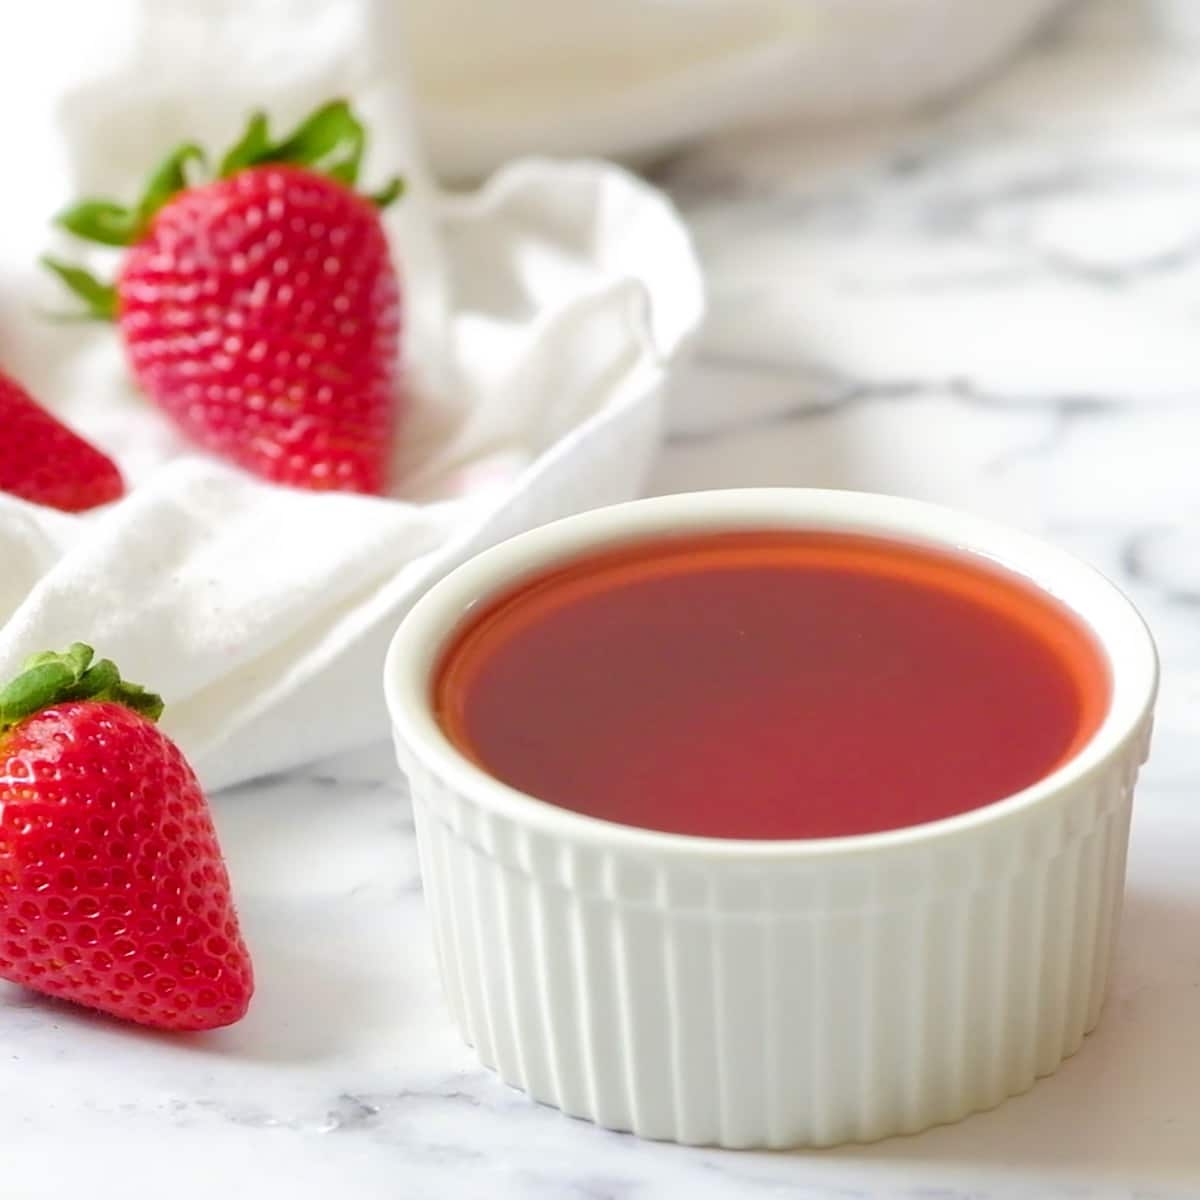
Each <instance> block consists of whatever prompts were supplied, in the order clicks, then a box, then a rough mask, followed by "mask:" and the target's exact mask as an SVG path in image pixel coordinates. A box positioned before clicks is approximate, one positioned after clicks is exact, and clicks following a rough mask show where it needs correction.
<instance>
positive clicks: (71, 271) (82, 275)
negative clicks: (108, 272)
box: [40, 254, 117, 321]
mask: <svg viewBox="0 0 1200 1200" xmlns="http://www.w3.org/2000/svg"><path fill="white" fill-rule="evenodd" d="M40 261H41V264H42V266H44V267H45V268H46V269H47V270H50V271H53V272H54V274H55V275H57V276H58V277H59V279H61V280H62V281H63V283H65V284H66V285H67V287H68V288H70V290H71V291H72V292H74V293H75V295H76V296H78V297H79V299H80V300H82V301H83V302H84V304H85V305H86V306H87V309H86V311H85V313H84V315H85V316H87V317H90V318H91V319H93V320H96V321H112V320H115V319H116V316H117V289H116V288H115V287H113V285H112V284H111V283H101V282H100V280H98V279H97V278H96V277H95V276H94V275H92V274H91V273H90V272H88V271H85V270H84V269H83V268H82V267H74V266H72V265H71V264H70V263H65V262H60V261H59V260H58V259H56V258H51V257H50V256H49V255H48V254H43V255H42V257H41V260H40Z"/></svg>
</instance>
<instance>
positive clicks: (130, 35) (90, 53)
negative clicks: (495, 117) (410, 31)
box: [0, 0, 702, 787]
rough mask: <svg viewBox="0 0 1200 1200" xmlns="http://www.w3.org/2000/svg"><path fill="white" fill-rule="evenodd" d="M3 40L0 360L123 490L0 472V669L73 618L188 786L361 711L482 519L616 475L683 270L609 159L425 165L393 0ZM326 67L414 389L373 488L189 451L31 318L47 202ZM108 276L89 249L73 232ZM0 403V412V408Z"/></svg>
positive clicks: (557, 499) (117, 380) (351, 740)
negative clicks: (397, 310)
mask: <svg viewBox="0 0 1200 1200" xmlns="http://www.w3.org/2000/svg"><path fill="white" fill-rule="evenodd" d="M23 12H24V15H23V17H22V35H23V36H22V38H20V39H5V41H4V42H3V43H2V44H0V103H3V104H4V106H5V111H6V112H10V113H13V112H19V113H20V115H21V120H20V121H19V122H16V121H14V122H13V123H12V124H11V125H10V126H8V138H9V140H8V142H7V145H6V156H7V161H8V162H9V163H10V164H12V167H13V169H14V170H17V169H19V170H20V173H21V182H20V186H19V187H17V186H13V185H11V184H6V187H5V198H4V201H3V217H2V219H0V366H3V367H4V368H5V369H7V370H9V371H10V372H11V373H13V374H14V375H16V376H17V377H18V378H20V379H21V380H23V381H24V382H25V383H26V384H27V386H28V387H29V388H30V389H31V390H32V391H33V392H34V393H35V394H36V395H37V396H39V397H40V398H41V399H42V400H43V401H44V402H45V403H46V404H47V405H48V406H49V407H51V408H52V409H53V410H54V411H56V412H57V413H58V414H60V416H62V417H63V419H65V420H66V421H67V422H68V423H70V424H72V425H73V426H75V427H76V428H77V429H79V430H80V431H81V432H82V433H84V434H85V435H86V436H88V437H90V438H91V439H92V440H93V441H95V442H96V443H97V444H98V445H100V446H101V447H102V448H104V449H105V450H107V451H108V452H109V453H111V454H112V455H113V456H114V457H115V458H116V459H117V460H118V462H119V463H120V465H121V467H122V468H123V470H124V471H125V474H126V477H127V479H128V480H129V482H130V483H131V485H133V486H132V490H131V494H130V495H129V496H128V497H127V498H126V499H125V500H123V501H122V502H120V503H119V504H117V505H114V506H111V507H110V508H107V509H104V510H100V511H98V512H96V513H93V514H86V515H84V516H80V517H74V516H65V515H63V514H60V513H56V512H53V511H51V510H48V509H43V508H39V507H37V506H34V505H30V504H25V503H23V502H21V501H18V500H16V499H14V498H12V497H9V496H2V495H0V622H2V625H0V674H7V673H9V672H11V671H12V670H14V669H15V668H16V667H17V666H18V664H19V662H20V661H21V660H22V659H23V657H24V656H25V655H27V654H29V653H31V652H33V651H35V650H39V649H43V648H51V647H53V648H57V647H61V646H63V645H65V644H66V643H68V642H70V641H73V640H84V641H88V642H91V643H92V644H93V645H94V646H95V647H96V649H97V651H98V652H99V653H101V654H103V655H106V656H109V657H111V658H113V659H115V660H116V661H117V662H118V664H119V665H120V666H121V668H122V670H123V671H124V672H125V673H126V675H127V676H128V677H129V678H131V679H134V680H136V681H138V682H141V683H144V684H146V685H148V686H151V687H154V688H155V689H156V690H159V691H161V692H162V693H163V694H164V696H165V698H166V700H167V713H166V717H165V721H164V723H165V725H166V727H167V728H168V729H169V731H170V732H171V733H172V734H173V735H174V736H175V737H177V738H178V740H179V741H180V743H181V744H182V746H183V747H184V749H185V751H187V752H188V753H189V754H190V756H191V757H192V759H193V761H194V762H195V764H196V766H197V768H198V770H199V771H200V773H201V776H202V778H203V779H204V780H205V782H206V783H207V784H208V785H209V786H210V787H215V786H220V785H223V784H228V783H232V782H235V781H238V780H241V779H245V778H248V777H251V776H253V775H257V774H261V773H264V772H268V771H273V770H278V769H281V768H284V767H286V766H288V765H290V764H293V763H296V762H298V761H302V760H306V759H310V758H312V757H315V756H317V755H320V754H323V753H325V752H330V751H335V750H339V749H344V748H347V747H350V746H353V745H355V744H358V743H360V742H363V741H366V740H368V739H370V738H372V737H376V736H381V735H383V734H384V732H385V731H386V720H385V715H384V710H383V705H382V700H381V688H380V678H379V676H380V669H381V664H382V658H383V653H384V649H385V646H386V643H387V640H388V638H389V636H390V634H391V633H392V631H393V629H394V628H395V625H396V623H397V621H398V620H399V618H400V616H401V615H402V614H403V612H404V611H405V609H406V608H407V607H408V605H410V604H411V603H412V601H413V600H414V599H415V598H416V596H417V595H418V594H419V593H420V591H421V590H422V589H423V588H425V587H426V586H428V584H429V583H430V582H431V581H432V580H434V579H435V578H436V577H437V576H439V575H440V574H442V573H444V572H445V571H446V570H448V569H449V568H450V567H452V566H453V565H455V564H456V563H458V562H459V561H461V560H462V559H463V558H465V557H467V556H468V555H470V554H471V553H473V552H475V551H476V550H478V549H481V548H483V547H484V546H486V545H488V544H490V543H492V542H494V541H496V540H498V539H500V538H502V537H505V536H508V535H510V534H514V533H517V532H519V531H521V530H522V529H525V528H528V527H530V526H532V525H534V524H537V523H540V522H543V521H546V520H550V519H553V518H555V517H558V516H561V515H565V514H567V513H570V512H573V511H576V510H579V509H583V508H587V507H591V506H594V505H598V504H603V503H608V502H612V501H617V500H621V499H625V498H628V497H630V496H632V495H634V494H635V493H636V491H637V489H638V487H639V483H640V481H641V478H642V475H643V471H644V469H645V467H646V465H647V463H648V461H649V459H650V456H651V454H652V453H653V450H654V447H655V444H656V437H657V431H658V427H659V421H660V395H661V391H662V387H663V383H664V379H665V377H666V374H667V372H668V370H669V368H670V366H671V365H672V363H673V362H674V361H675V360H676V359H677V357H678V356H679V355H680V353H681V352H682V351H683V349H684V348H685V346H686V344H687V342H688V340H689V337H690V335H691V334H692V332H693V331H694V330H695V328H696V327H697V325H698V323H699V320H700V317H701V311H702V288H701V283H700V276H699V271H698V268H697V265H696V262H695V259H694V256H693V253H692V249H691V246H690V243H689V240H688V237H687V235H686V233H685V231H684V230H683V228H682V226H681V225H680V223H679V221H678V219H677V217H676V216H675V214H674V212H673V210H672V209H671V207H670V205H669V204H668V203H667V202H666V201H665V200H664V199H662V198H661V197H660V196H659V195H658V194H657V193H655V192H654V191H653V190H652V189H650V188H649V187H647V186H646V185H644V184H642V183H640V182H638V181H637V180H635V179H633V178H632V177H630V176H628V175H626V174H625V173H624V172H622V171H621V170H619V169H617V168H613V167H609V166H605V165H601V164H596V163H586V162H577V163H560V164H552V163H550V162H543V161H528V162H524V163H520V164H516V165H514V166H512V167H511V168H509V169H507V170H505V171H504V172H503V173H502V174H501V175H500V176H499V177H498V178H496V179H495V180H493V181H492V182H491V184H490V185H489V186H487V187H486V188H485V189H484V190H483V191H482V192H480V193H479V194H477V195H474V196H469V197H465V198H457V199H454V198H450V199H448V198H444V197H441V196H439V195H438V194H437V193H436V192H435V191H434V189H433V188H432V187H431V185H430V184H429V182H428V180H427V177H426V174H425V171H424V170H423V166H422V160H421V156H420V154H419V153H418V152H417V149H416V146H415V143H414V138H413V136H412V133H411V128H410V123H409V113H408V109H407V105H406V99H405V95H404V79H403V71H402V66H401V63H402V46H401V38H400V33H399V31H398V29H397V27H396V26H397V17H396V14H397V8H396V6H395V5H394V4H392V3H390V2H389V0H206V2H205V3H193V2H192V0H107V2H106V3H105V4H104V5H83V4H77V3H74V2H73V0H43V2H42V3H39V4H38V5H35V6H30V7H29V8H28V9H25V10H23ZM333 95H346V96H349V97H350V98H352V99H353V101H354V102H355V105H356V107H357V108H358V110H359V111H360V112H361V113H362V114H363V116H364V117H365V118H366V119H367V120H368V121H369V123H370V127H371V130H372V134H373V142H372V146H371V150H370V152H369V154H368V160H367V174H368V178H369V181H370V182H374V180H375V179H380V180H381V179H382V178H384V176H385V175H387V174H390V173H391V172H392V171H394V170H397V169H399V170H401V171H403V172H404V173H405V174H406V176H407V177H408V180H409V185H410V187H409V192H408V194H407V196H406V197H405V199H404V201H403V202H402V203H401V204H399V205H398V206H396V207H395V209H394V211H393V212H392V213H391V214H390V215H389V216H388V217H387V221H388V232H389V235H390V237H391V239H392V244H393V248H394V250H395V254H396V257H397V260H398V263H399V265H400V268H401V271H402V274H403V278H404V283H405V288H406V296H407V302H408V315H407V322H408V331H407V344H408V353H407V367H408V372H409V379H410V389H411V391H412V393H413V394H412V399H411V409H410V411H409V412H408V414H407V416H406V417H405V419H404V421H403V428H402V432H401V437H400V440H399V443H398V446H397V479H398V483H397V488H396V492H395V495H394V496H393V497H392V498H389V499H376V498H371V497H362V496H349V495H312V494H306V493H302V492H298V491H292V490H288V489H283V488H275V487H271V486H269V485H266V484H263V483H260V482H258V481H256V480H254V479H252V478H250V477H249V476H247V475H244V474H242V473H240V472H239V471H238V470H236V469H234V468H231V467H228V466H226V465H224V464H222V463H220V462H217V461H216V460H214V459H212V458H209V457H206V456H204V455H202V454H199V453H197V452H195V451H194V450H193V449H192V448H191V447H189V446H188V445H187V444H186V443H185V442H184V441H182V440H181V439H180V437H179V436H178V435H177V433H176V432H175V430H174V428H173V427H172V426H171V424H170V423H169V422H168V421H167V420H166V418H164V417H163V416H162V415H161V414H160V413H159V412H158V411H157V410H156V409H155V408H154V407H153V406H152V405H151V404H150V403H149V402H147V401H146V400H145V399H144V398H143V397H142V396H140V395H139V394H138V393H137V391H136V390H135V389H134V387H133V386H132V384H131V382H130V379H129V376H128V372H127V371H126V369H125V367H124V365H123V362H122V357H121V352H120V348H119V345H118V341H117V336H116V333H115V331H114V330H113V329H110V328H107V327H85V326H81V325H77V324H72V325H63V324H52V323H50V322H47V321H46V320H45V319H44V317H43V316H42V314H41V313H40V312H39V311H38V310H43V311H44V310H46V309H50V308H57V309H60V310H61V309H65V308H68V307H69V306H70V302H69V300H68V299H67V298H66V297H65V296H63V295H62V294H61V293H59V292H58V291H56V290H55V288H54V285H53V283H52V282H50V281H41V280H39V279H38V278H37V277H36V268H35V267H34V265H33V262H34V259H35V257H36V255H37V253H38V252H39V250H41V249H44V248H46V247H50V246H54V247H55V248H57V249H58V250H59V251H60V252H66V251H67V250H68V249H69V250H70V251H71V252H75V253H77V247H75V246H71V247H69V248H68V247H67V246H66V245H65V244H56V242H55V239H54V238H53V237H52V235H51V232H50V229H49V225H48V218H49V217H50V215H51V214H52V213H53V212H54V211H55V210H56V209H57V208H59V207H61V206H62V205H63V204H64V203H66V202H67V201H69V200H71V199H73V198H76V197H78V196H79V195H81V194H84V193H91V192H108V193H113V194H116V195H117V196H119V197H126V196H130V195H132V194H133V193H134V191H135V189H136V188H137V187H138V185H139V184H140V182H141V180H142V177H143V176H144V174H145V173H146V171H147V169H148V167H149V166H150V165H151V164H152V163H153V162H154V160H155V159H156V157H157V156H158V155H159V154H160V153H161V152H162V151H164V150H165V149H167V148H169V147H170V146H171V145H173V144H174V143H175V142H177V141H179V140H181V139H183V138H185V137H195V138H197V139H199V140H201V141H203V142H205V143H207V144H209V145H211V146H213V147H220V146H223V145H226V144H228V142H229V141H230V139H231V138H232V137H233V136H234V134H235V132H236V131H237V129H238V128H239V126H240V123H241V121H242V120H243V118H244V117H245V115H246V113H247V112H248V110H250V109H251V108H254V107H259V106H263V105H265V106H266V107H268V108H269V110H270V112H271V114H272V117H273V118H274V119H275V121H276V122H278V123H279V125H280V126H284V125H287V124H288V123H290V122H291V121H294V120H295V119H296V118H297V117H299V116H300V115H301V114H303V113H304V112H305V111H307V110H308V109H309V108H311V107H314V106H315V105H316V104H317V103H319V102H320V101H322V100H324V99H327V98H329V97H331V96H333ZM90 260H91V262H92V263H93V265H94V266H96V267H97V268H98V269H101V270H104V269H107V270H108V272H109V273H111V270H112V266H113V256H112V255H111V254H105V253H104V252H100V253H98V254H95V255H92V256H90ZM2 436H3V431H0V437H2Z"/></svg>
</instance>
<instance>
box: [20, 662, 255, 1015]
mask: <svg viewBox="0 0 1200 1200" xmlns="http://www.w3.org/2000/svg"><path fill="white" fill-rule="evenodd" d="M162 707H163V705H162V700H161V699H160V698H159V697H158V696H156V695H153V694H152V693H150V692H147V691H145V690H144V689H143V688H140V687H138V686H137V685H135V684H131V683H127V682H125V681H124V680H122V679H121V676H120V674H119V672H118V671H117V668H116V667H115V666H114V665H113V664H112V663H111V662H109V661H108V660H107V659H101V660H100V661H99V662H94V661H93V652H92V650H91V648H90V647H89V646H85V645H83V644H81V643H76V644H75V645H73V646H71V648H70V649H69V650H67V651H66V652H65V653H64V654H53V653H49V654H39V655H37V656H35V657H34V658H32V659H30V660H29V662H28V664H27V665H26V670H25V671H24V673H23V674H21V675H19V676H18V677H17V678H16V679H15V680H13V682H12V683H10V684H9V685H8V687H7V688H5V689H4V690H3V691H0V978H4V979H8V980H11V981H12V982H14V983H20V984H24V985H25V986H26V987H30V988H34V989H36V990H37V991H40V992H46V993H48V994H49V995H51V996H57V997H59V998H61V999H63V1000H73V1001H75V1002H76V1003H78V1004H83V1005H86V1006H87V1007H89V1008H95V1009H99V1010H101V1011H102V1012H106V1013H111V1014H112V1015H113V1016H115V1017H122V1018H124V1019H125V1020H129V1021H136V1022H138V1023H140V1024H142V1025H153V1026H156V1027H157V1028H160V1029H177V1030H185V1029H191V1030H196V1029H215V1028H217V1027H218V1026H221V1025H229V1024H231V1023H232V1022H234V1021H236V1020H238V1019H239V1018H240V1017H241V1016H242V1015H243V1014H244V1013H245V1011H246V1007H247V1005H248V1004H249V1002H250V996H251V993H252V992H253V990H254V982H253V972H252V969H251V965H250V957H249V955H248V954H247V952H246V947H245V945H244V943H243V942H242V936H241V933H240V931H239V929H238V923H237V917H236V916H235V914H234V909H233V901H232V900H231V898H230V890H229V876H228V873H227V872H226V870H225V863H224V860H223V859H222V857H221V851H220V848H219V846H218V845H217V837H216V833H215V832H214V830H213V823H212V818H211V816H210V815H209V811H208V805H207V803H206V802H205V799H204V794H203V793H202V792H201V790H200V785H199V784H198V783H197V781H196V776H195V775H194V774H193V773H192V769H191V768H190V767H189V766H188V764H187V762H186V761H185V759H184V757H183V755H182V754H181V753H180V752H179V750H178V748H177V747H176V746H175V745H174V743H173V742H171V741H170V739H169V738H167V737H166V736H165V735H164V734H163V733H161V732H160V731H159V729H158V727H157V726H156V725H155V724H154V722H155V721H156V720H157V719H158V716H159V714H160V713H161V712H162Z"/></svg>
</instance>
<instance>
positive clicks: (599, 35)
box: [404, 0, 1062, 177]
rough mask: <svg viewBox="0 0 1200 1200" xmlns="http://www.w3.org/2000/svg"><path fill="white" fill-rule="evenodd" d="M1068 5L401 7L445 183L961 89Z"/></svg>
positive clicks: (731, 0)
mask: <svg viewBox="0 0 1200 1200" xmlns="http://www.w3.org/2000/svg"><path fill="white" fill-rule="evenodd" d="M1061 5H1062V0H570V2H569V3H564V0H406V4H405V5H404V7H405V9H406V10H407V12H408V14H409V25H408V36H409V42H410V45H411V47H412V51H413V56H412V61H413V80H414V92H415V97H416V101H417V108H418V115H419V119H420V122H421V126H422V129H423V131H424V132H425V134H426V137H427V141H428V144H429V148H430V153H431V155H432V157H433V163H434V166H435V167H436V168H437V169H438V170H439V171H440V172H442V173H443V174H446V175H448V176H452V177H470V176H475V175H478V174H481V173H483V172H485V171H488V170H490V169H491V168H492V167H493V166H494V165H495V164H496V163H499V162H501V161H503V160H505V159H507V158H510V157H512V156H514V155H518V154H525V153H528V152H529V151H531V150H538V151H553V152H556V153H577V154H603V155H608V156H615V157H623V158H630V159H644V158H646V157H647V156H649V155H652V154H657V153H660V152H662V151H664V150H667V149H670V148H672V147H673V146H675V145H677V144H678V143H680V142H683V141H686V140H688V139H690V138H695V137H697V136H699V135H700V134H703V133H706V132H708V131H710V130H712V129H715V128H717V127H719V126H724V125H729V124H732V123H744V122H750V121H761V120H764V119H773V118H787V119H789V120H795V119H805V120H814V119H815V120H829V119H831V118H832V119H845V118H847V117H853V116H857V115H861V114H863V113H869V112H877V111H880V110H883V109H889V108H896V107H901V106H906V105H912V104H916V103H918V102H921V101H925V100H929V99H932V98H934V97H937V96H941V95H944V94H945V93H947V92H950V91H952V90H954V89H956V88H959V87H961V86H962V85H964V84H965V83H967V82H968V81H969V80H971V79H972V78H973V77H974V76H976V75H978V74H979V73H980V72H983V71H986V70H988V69H989V68H991V67H992V66H994V65H995V64H996V63H997V62H999V61H1000V60H1001V58H1003V56H1004V55H1005V54H1007V53H1008V52H1009V51H1010V50H1012V48H1013V47H1014V46H1016V45H1018V44H1019V43H1020V42H1021V41H1022V40H1023V39H1025V38H1026V37H1028V36H1029V34H1030V33H1031V32H1032V31H1033V30H1034V29H1035V28H1037V26H1038V24H1039V23H1040V22H1041V21H1042V20H1044V19H1045V17H1046V16H1047V15H1048V14H1049V13H1051V12H1052V11H1053V10H1054V9H1056V8H1059V7H1061Z"/></svg>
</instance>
